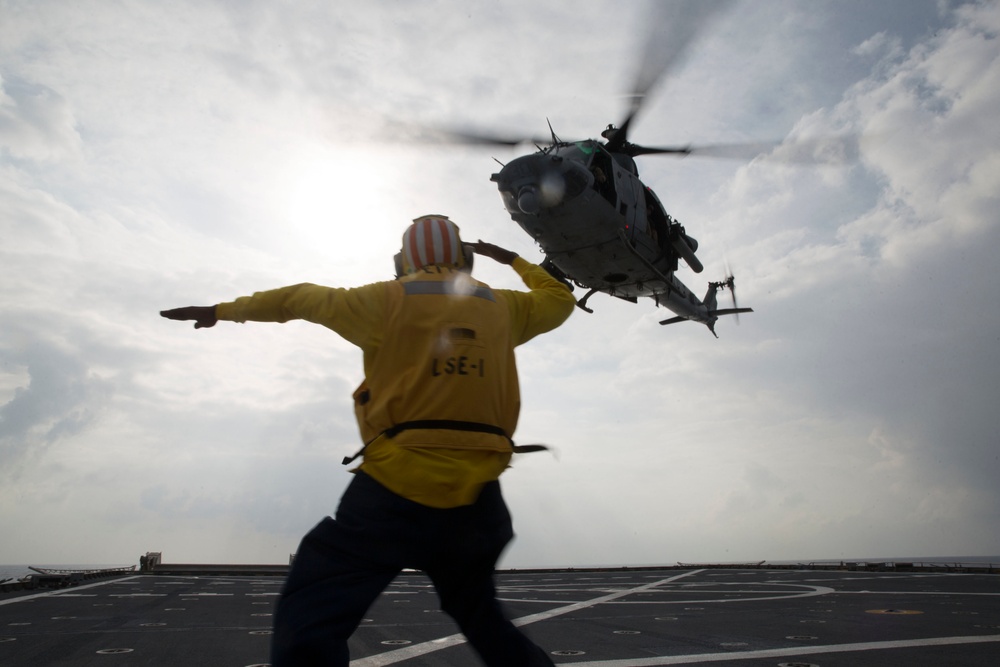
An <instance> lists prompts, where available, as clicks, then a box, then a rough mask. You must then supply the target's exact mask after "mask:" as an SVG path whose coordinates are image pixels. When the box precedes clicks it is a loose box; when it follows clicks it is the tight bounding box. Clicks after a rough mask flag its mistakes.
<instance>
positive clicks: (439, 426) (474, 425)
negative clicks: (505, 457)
mask: <svg viewBox="0 0 1000 667" xmlns="http://www.w3.org/2000/svg"><path fill="white" fill-rule="evenodd" d="M414 429H435V430H443V431H467V432H470V433H489V434H490V435H500V436H503V437H504V438H507V442H509V443H510V448H511V449H512V450H514V452H515V453H517V454H526V453H528V452H540V451H543V450H546V449H548V447H546V446H545V445H515V444H514V441H513V440H511V439H510V436H509V435H507V433H506V431H504V430H503V429H502V428H500V427H499V426H494V425H493V424H481V423H479V422H463V421H456V420H454V419H417V420H415V421H409V422H402V423H400V424H396V425H395V426H390V427H389V428H387V429H386V430H384V431H382V433H380V434H379V437H381V436H383V435H385V436H388V437H390V438H394V437H396V436H397V435H399V434H400V433H402V432H403V431H410V430H414ZM376 439H377V438H373V439H372V440H370V441H369V442H366V443H365V446H364V447H362V448H361V449H359V450H358V452H357V453H356V454H355V455H354V456H345V457H344V461H343V464H344V465H345V466H346V465H349V464H350V463H351V462H352V461H354V459H356V458H358V457H359V456H361V455H362V454H363V453H364V451H365V448H366V447H368V445H369V444H370V443H372V442H374V441H375V440H376Z"/></svg>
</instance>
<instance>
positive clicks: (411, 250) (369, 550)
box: [160, 215, 574, 667]
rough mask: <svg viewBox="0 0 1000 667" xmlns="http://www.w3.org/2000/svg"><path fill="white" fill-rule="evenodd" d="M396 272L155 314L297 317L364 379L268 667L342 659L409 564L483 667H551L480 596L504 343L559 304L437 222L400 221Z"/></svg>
mask: <svg viewBox="0 0 1000 667" xmlns="http://www.w3.org/2000/svg"><path fill="white" fill-rule="evenodd" d="M473 253H475V254H479V255H483V256H485V257H489V258H491V259H493V260H495V261H497V262H499V263H501V264H508V265H510V266H511V267H512V268H513V269H514V270H515V271H516V272H517V273H518V275H519V276H520V277H521V279H522V280H523V281H524V284H525V285H526V286H527V287H528V289H529V291H527V292H522V291H515V290H504V289H492V288H490V287H489V286H488V285H486V284H484V283H482V282H479V281H476V280H474V279H473V278H472V277H471V275H470V272H471V269H472V259H473ZM396 265H397V279H396V280H394V281H387V282H378V283H373V284H369V285H364V286H362V287H356V288H351V289H342V288H332V287H321V286H318V285H311V284H300V285H293V286H291V287H284V288H280V289H276V290H270V291H265V292H258V293H256V294H254V295H253V296H248V297H241V298H239V299H236V300H235V301H232V302H229V303H220V304H217V305H215V306H188V307H184V308H175V309H172V310H165V311H162V312H161V313H160V314H161V315H162V316H164V317H166V318H169V319H174V320H194V321H195V328H204V327H212V326H214V325H215V324H216V322H217V321H218V320H229V321H234V322H246V321H254V322H287V321H289V320H294V319H302V320H308V321H310V322H314V323H316V324H321V325H323V326H325V327H328V328H329V329H331V330H333V331H334V332H336V333H337V334H339V335H340V336H342V337H343V338H345V339H346V340H348V341H349V342H351V343H353V344H355V345H357V346H358V347H360V348H361V350H362V352H363V361H364V371H365V380H364V382H362V384H361V386H360V387H358V389H357V390H356V391H355V392H354V405H355V415H356V417H357V420H358V426H359V429H360V431H361V439H362V442H363V443H364V446H363V448H362V450H361V451H360V452H359V453H358V455H357V456H361V457H362V460H361V463H360V465H359V466H358V467H357V469H355V470H354V471H353V472H354V473H355V476H354V478H353V480H352V481H351V482H350V484H349V485H348V488H347V490H346V491H345V492H344V495H343V497H342V498H341V501H340V505H339V507H338V509H337V512H336V517H335V518H334V519H331V518H330V517H327V518H325V519H323V520H322V521H321V522H320V523H319V524H318V525H317V526H316V527H315V528H313V529H312V530H311V531H310V532H309V533H308V534H307V535H306V536H305V537H304V538H303V540H302V543H301V545H300V546H299V549H298V551H297V552H296V555H295V559H294V561H293V564H292V568H291V571H290V572H289V575H288V579H287V581H286V582H285V585H284V588H283V589H282V594H281V598H280V599H279V601H278V605H277V610H276V614H275V625H274V635H273V638H272V659H271V661H272V664H273V665H275V666H276V667H290V666H293V665H294V666H295V667H303V666H310V665H316V666H319V665H323V666H329V665H334V666H338V667H347V665H348V664H349V654H348V648H347V640H348V637H350V635H351V634H352V633H353V632H354V630H355V629H356V628H357V626H358V624H359V623H360V621H361V619H362V617H363V615H364V613H365V611H366V610H367V609H368V607H369V606H370V605H371V604H372V602H374V600H375V599H376V597H378V595H379V594H380V593H381V592H382V590H384V588H385V587H386V586H387V585H388V584H389V583H390V582H391V581H392V580H393V579H394V578H395V577H396V575H397V574H398V573H399V572H400V571H401V570H402V569H403V568H412V569H418V570H422V571H423V572H425V573H426V574H427V576H428V577H429V578H430V579H431V581H432V582H433V583H434V586H435V588H436V589H437V592H438V595H439V596H440V600H441V607H442V609H443V610H444V611H445V612H447V613H448V614H450V615H451V616H452V617H453V618H454V619H455V621H456V622H457V623H458V625H459V628H460V629H461V630H462V632H463V633H464V634H465V636H466V638H467V639H468V640H469V643H470V644H471V646H472V647H473V648H474V649H475V650H476V652H477V653H478V654H479V655H480V657H481V658H482V659H483V661H484V662H485V663H486V664H487V665H490V666H491V667H526V666H527V667H531V666H535V665H545V666H548V665H552V664H553V663H552V661H551V659H549V657H548V655H547V654H546V652H545V651H543V650H542V649H541V648H539V647H538V646H536V645H535V644H534V643H532V642H531V641H530V640H529V639H528V638H527V637H526V636H525V635H524V634H523V633H522V632H521V631H520V630H518V629H517V628H515V627H514V625H513V624H512V623H511V622H510V621H509V620H508V619H507V618H506V617H505V616H504V614H503V612H502V609H501V607H500V604H499V602H498V601H497V599H496V591H495V588H494V584H493V571H494V567H495V565H496V562H497V559H498V558H499V557H500V555H501V553H502V551H503V549H504V548H505V546H506V545H507V543H508V542H509V541H510V540H511V538H512V537H513V530H512V527H511V519H510V514H509V513H508V511H507V507H506V504H505V502H504V500H503V497H502V495H501V491H500V485H499V481H498V478H499V476H500V474H501V473H502V472H503V471H504V470H505V469H506V468H507V467H508V465H509V464H510V459H511V455H512V453H513V452H514V451H515V450H516V449H517V447H516V446H515V445H514V442H513V440H512V439H511V438H512V436H513V434H514V429H515V427H516V426H517V418H518V413H519V410H520V393H519V388H518V378H517V369H516V366H515V360H514V348H515V347H516V346H518V345H521V344H522V343H525V342H527V341H528V340H531V339H532V338H534V337H535V336H537V335H539V334H542V333H545V332H547V331H550V330H552V329H554V328H556V327H558V326H559V325H560V324H562V323H563V322H564V321H565V320H566V319H567V318H568V317H569V315H570V313H571V312H572V311H573V306H574V299H573V297H572V295H571V294H570V291H569V289H567V288H566V287H565V286H564V285H563V284H562V283H560V282H559V281H558V280H556V279H554V278H553V277H551V276H550V275H549V274H548V273H547V272H546V271H545V270H544V269H542V268H541V267H539V266H536V265H534V264H531V263H529V262H527V261H525V260H524V259H522V258H520V257H518V256H517V255H516V254H515V253H513V252H511V251H509V250H505V249H503V248H500V247H498V246H495V245H493V244H490V243H484V242H482V241H480V242H478V243H473V244H462V242H461V238H460V237H459V230H458V227H457V226H456V225H455V224H454V223H453V222H452V221H451V220H449V219H448V218H447V217H445V216H440V215H430V216H424V217H421V218H418V219H416V220H415V221H414V223H413V224H412V225H411V226H410V227H409V228H408V229H407V230H406V232H405V233H404V234H403V247H402V250H401V252H400V253H399V254H398V255H397V256H396ZM349 460H351V459H345V462H347V461H349Z"/></svg>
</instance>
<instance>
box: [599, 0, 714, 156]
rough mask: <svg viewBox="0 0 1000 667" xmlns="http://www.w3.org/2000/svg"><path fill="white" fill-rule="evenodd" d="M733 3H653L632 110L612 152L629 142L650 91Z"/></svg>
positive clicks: (709, 0)
mask: <svg viewBox="0 0 1000 667" xmlns="http://www.w3.org/2000/svg"><path fill="white" fill-rule="evenodd" d="M731 4H733V0H699V1H698V2H694V1H689V2H683V3H673V2H669V3H668V2H656V3H652V6H653V16H652V17H650V20H649V22H648V23H647V25H648V26H649V32H648V35H647V38H646V42H645V44H644V46H643V49H642V51H641V52H640V55H639V67H638V69H637V70H636V74H635V82H634V83H633V85H632V90H631V91H630V92H629V98H630V100H629V109H628V113H627V115H626V116H625V120H623V121H622V122H621V124H620V125H619V127H618V132H617V133H616V134H615V135H614V136H613V137H611V138H610V139H609V140H608V150H610V151H611V152H616V151H617V150H619V149H620V148H621V147H622V146H623V145H625V143H626V141H627V139H628V130H629V127H630V126H631V124H632V121H633V120H634V119H635V117H636V116H637V115H638V114H639V111H640V110H641V109H642V106H643V105H644V104H645V102H646V99H647V97H648V95H649V93H650V91H651V90H652V89H653V88H654V87H655V86H656V84H657V83H659V82H660V81H661V80H662V79H663V77H664V76H665V75H666V74H667V72H669V71H670V70H671V69H674V68H676V67H677V66H678V65H679V64H680V63H681V62H682V61H683V59H684V57H685V56H686V55H687V53H688V52H689V51H690V47H691V45H692V44H693V43H694V42H695V40H696V39H697V38H698V37H699V36H700V35H701V34H702V33H703V31H704V30H705V28H706V27H707V26H708V25H709V24H710V23H711V22H712V21H713V20H714V19H715V17H717V16H719V15H720V14H722V13H723V12H724V11H725V10H726V9H727V8H728V7H729V6H730V5H731Z"/></svg>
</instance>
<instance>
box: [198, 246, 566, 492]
mask: <svg viewBox="0 0 1000 667" xmlns="http://www.w3.org/2000/svg"><path fill="white" fill-rule="evenodd" d="M512 266H513V268H514V270H515V271H517V273H518V274H519V275H520V276H521V278H522V280H523V281H524V283H525V285H526V286H527V287H528V288H529V289H530V291H529V292H521V291H515V290H500V289H497V290H492V289H490V288H489V287H488V286H486V285H484V284H483V283H479V282H477V281H474V280H472V279H471V278H470V277H469V276H467V275H466V274H464V273H460V272H457V271H453V270H452V269H449V268H445V267H441V268H439V267H427V268H425V269H424V270H422V271H418V272H417V273H415V274H411V275H409V276H406V277H404V278H402V279H400V280H398V281H388V282H380V283H373V284H370V285H364V286H362V287H356V288H346V289H344V288H331V287H322V286H318V285H312V284H300V285H293V286H290V287H283V288H280V289H276V290H270V291H266V292H258V293H256V294H254V295H253V296H249V297H241V298H239V299H237V300H236V301H233V302H231V303H222V304H219V305H218V306H216V316H217V317H218V319H220V320H231V321H236V322H245V321H256V322H286V321H289V320H293V319H303V320H307V321H310V322H315V323H316V324H321V325H323V326H325V327H328V328H329V329H331V330H333V331H335V332H336V333H338V334H340V335H341V336H342V337H343V338H344V339H346V340H347V341H349V342H351V343H353V344H355V345H357V346H358V347H360V348H361V350H362V352H363V357H364V370H365V377H366V380H365V382H364V383H363V384H362V386H361V387H359V389H358V391H356V392H355V401H356V412H357V416H358V421H359V428H360V430H361V433H362V439H363V440H365V441H366V442H368V446H367V447H366V449H365V453H364V460H363V462H362V464H361V469H362V470H364V471H365V472H366V473H368V474H369V475H371V476H372V477H374V478H375V479H376V480H378V481H379V482H380V483H382V484H383V485H384V486H386V487H387V488H389V489H390V490H392V491H394V492H395V493H398V494H400V495H402V496H404V497H406V498H408V499H410V500H414V501H416V502H419V503H421V504H424V505H428V506H431V507H457V506H460V505H466V504H470V503H472V502H474V501H475V499H476V497H477V496H478V493H479V489H480V488H481V487H482V485H483V484H485V483H486V482H489V481H492V480H495V479H497V478H498V477H499V475H500V474H501V473H502V472H503V470H504V469H505V468H506V467H507V465H508V463H509V461H510V456H511V451H510V449H509V444H508V443H507V439H506V438H504V437H502V436H498V435H495V434H489V433H482V432H471V433H470V432H461V431H453V430H448V429H424V428H421V429H416V430H408V431H404V432H402V433H399V434H397V435H395V436H393V437H391V438H390V437H388V436H385V435H381V433H382V432H383V431H384V430H385V429H386V428H389V427H391V426H393V425H396V424H398V423H400V422H410V421H412V420H423V419H447V420H458V421H470V422H477V423H487V424H489V425H491V426H496V427H499V428H500V429H502V430H503V431H504V432H505V433H506V435H507V436H511V435H512V434H513V430H514V427H515V426H516V424H517V414H518V411H519V408H520V398H519V392H518V388H517V373H516V369H515V366H514V357H513V348H514V347H516V346H518V345H521V344H522V343H525V342H527V341H528V340H531V339H532V338H534V337H535V336H537V335H539V334H541V333H544V332H546V331H550V330H551V329H554V328H555V327H557V326H559V325H560V324H562V323H563V322H564V321H565V320H566V318H568V317H569V315H570V313H571V312H572V310H573V305H574V303H575V300H574V299H573V297H572V295H571V294H570V292H569V290H568V289H567V288H566V287H565V286H564V285H562V284H561V283H560V282H558V281H557V280H555V279H553V278H552V277H551V276H550V275H549V274H548V273H547V272H546V271H545V270H544V269H542V268H540V267H538V266H536V265H534V264H531V263H529V262H527V261H525V260H524V259H522V258H520V257H519V258H517V259H515V260H514V263H513V264H512ZM408 283H420V285H412V284H411V285H409V286H407V284H408ZM428 285H430V286H431V287H430V288H429V289H428V287H427V286H428ZM434 285H443V287H440V288H439V287H434ZM410 292H414V293H419V294H418V296H415V297H414V296H406V295H407V294H409V293H410ZM463 299H465V300H464V301H463ZM486 301H489V302H490V303H489V304H487V303H486ZM491 304H492V305H491ZM404 306H405V310H404V309H403V308H404ZM404 319H405V320H406V321H405V322H403V321H401V320H404ZM435 327H436V328H435ZM435 331H439V332H440V336H438V338H439V339H440V345H442V346H444V347H442V348H440V349H438V347H439V346H438V344H437V343H434V341H435V340H436V338H435V336H434V335H432V334H434V332H435ZM428 341H430V342H431V343H434V345H433V347H435V349H429V347H428ZM456 346H457V347H456ZM456 349H457V350H459V351H458V352H455V351H454V350H456ZM449 350H452V351H451V352H450V353H449ZM429 378H430V379H429Z"/></svg>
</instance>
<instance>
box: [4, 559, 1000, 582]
mask: <svg viewBox="0 0 1000 667" xmlns="http://www.w3.org/2000/svg"><path fill="white" fill-rule="evenodd" d="M682 562H684V561H682ZM758 562H760V561H758V560H754V559H749V558H748V559H744V560H739V561H730V560H704V561H697V562H694V563H691V565H697V564H698V563H718V564H720V565H724V564H738V563H758ZM763 562H765V563H771V564H773V565H795V564H800V563H801V564H803V565H808V564H810V563H817V564H818V563H842V562H843V563H953V564H959V563H961V564H965V565H973V564H991V563H992V564H995V565H1000V556H894V557H885V556H878V557H867V558H799V559H794V558H793V559H785V560H765V561H763ZM131 565H135V566H136V567H138V563H124V564H122V563H97V564H95V563H72V564H61V565H53V564H48V563H40V564H34V565H33V566H34V567H38V568H49V569H53V570H101V569H108V568H118V567H130V566H131ZM676 565H677V562H673V563H661V564H660V566H662V567H675V566H676ZM563 567H565V568H571V569H580V570H585V569H588V568H589V567H599V568H614V567H621V568H628V567H658V565H656V564H644V565H635V564H630V565H599V566H597V565H595V566H588V565H568V566H551V567H540V568H526V567H518V568H513V569H519V570H525V569H543V570H544V569H550V570H558V569H562V568H563ZM500 569H508V568H504V567H501V568H500ZM30 574H38V573H37V572H35V571H33V570H32V569H31V567H30V566H28V565H0V581H4V580H5V579H15V580H16V579H23V578H24V577H26V576H28V575H30Z"/></svg>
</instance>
